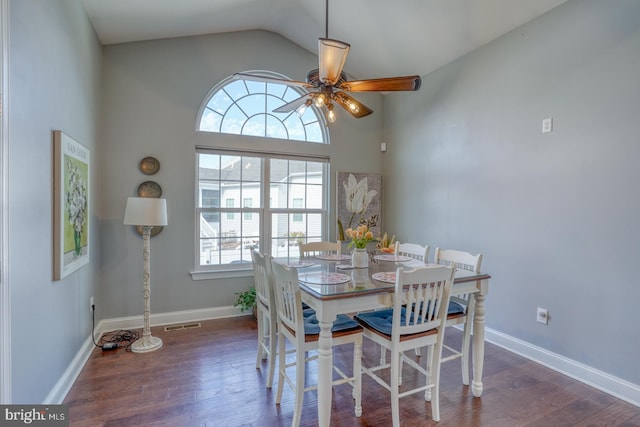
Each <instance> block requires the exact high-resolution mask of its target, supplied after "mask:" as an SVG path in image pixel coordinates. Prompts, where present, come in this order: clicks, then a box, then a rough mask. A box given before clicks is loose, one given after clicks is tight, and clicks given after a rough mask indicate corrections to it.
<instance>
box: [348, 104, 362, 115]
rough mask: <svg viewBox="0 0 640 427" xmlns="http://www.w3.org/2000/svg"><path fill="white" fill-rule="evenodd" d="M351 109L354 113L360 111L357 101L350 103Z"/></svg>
mask: <svg viewBox="0 0 640 427" xmlns="http://www.w3.org/2000/svg"><path fill="white" fill-rule="evenodd" d="M349 109H350V110H351V111H352V112H354V113H357V112H358V111H360V107H358V105H357V104H356V103H355V102H350V103H349Z"/></svg>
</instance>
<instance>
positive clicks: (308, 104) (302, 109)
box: [296, 99, 313, 117]
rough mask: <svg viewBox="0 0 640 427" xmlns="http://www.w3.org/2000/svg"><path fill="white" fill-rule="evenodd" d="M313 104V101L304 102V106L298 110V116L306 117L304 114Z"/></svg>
mask: <svg viewBox="0 0 640 427" xmlns="http://www.w3.org/2000/svg"><path fill="white" fill-rule="evenodd" d="M312 102H313V101H311V99H307V100H306V101H305V102H304V104H302V105H301V106H299V107H298V108H297V109H296V114H297V115H298V117H302V116H304V113H305V112H306V111H307V107H309V106H310V105H311V104H312Z"/></svg>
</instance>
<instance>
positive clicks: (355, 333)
mask: <svg viewBox="0 0 640 427" xmlns="http://www.w3.org/2000/svg"><path fill="white" fill-rule="evenodd" d="M271 268H272V271H273V277H274V298H275V300H276V311H277V314H278V325H277V329H278V355H279V356H278V374H279V375H278V391H277V394H276V404H277V405H280V402H281V401H282V392H283V388H284V383H285V381H286V382H287V384H289V386H290V387H291V388H292V389H293V390H294V392H295V409H294V413H293V420H292V422H291V425H292V426H298V425H299V424H300V416H301V413H302V402H303V399H304V392H306V391H310V390H315V389H317V385H312V386H307V385H306V362H309V361H311V360H315V359H317V357H318V356H317V354H314V355H313V356H310V357H305V355H306V354H308V352H311V351H314V350H317V349H318V339H319V338H320V326H319V323H318V320H317V318H316V316H315V312H313V310H312V309H306V310H304V313H303V310H302V304H301V303H302V296H301V290H300V282H299V279H298V272H297V270H296V269H295V268H289V267H287V266H286V265H283V264H280V263H278V262H277V261H275V260H272V261H271ZM331 332H332V338H333V345H334V346H336V345H343V344H353V372H352V375H351V376H349V375H347V374H345V373H344V372H343V371H342V370H340V369H339V368H337V367H336V366H334V367H333V368H334V370H335V371H336V372H337V373H338V375H339V378H338V379H337V380H334V381H333V382H332V385H334V386H335V385H339V384H346V383H349V384H350V385H351V386H352V387H353V390H352V396H353V398H354V400H355V402H354V403H355V415H356V416H357V417H359V416H360V415H362V405H361V393H362V390H361V378H362V372H361V358H362V327H361V326H359V325H358V324H357V323H356V322H355V321H354V320H353V319H351V318H350V317H348V316H346V315H343V314H341V315H338V317H337V319H336V321H335V322H334V323H333V327H332V329H331ZM286 341H289V342H290V343H291V344H292V345H293V347H294V349H295V360H294V361H293V362H290V363H287V360H286V357H285V356H286V355H285V345H286ZM294 366H295V381H294V380H292V379H291V377H290V376H289V374H288V372H287V369H288V368H291V367H294Z"/></svg>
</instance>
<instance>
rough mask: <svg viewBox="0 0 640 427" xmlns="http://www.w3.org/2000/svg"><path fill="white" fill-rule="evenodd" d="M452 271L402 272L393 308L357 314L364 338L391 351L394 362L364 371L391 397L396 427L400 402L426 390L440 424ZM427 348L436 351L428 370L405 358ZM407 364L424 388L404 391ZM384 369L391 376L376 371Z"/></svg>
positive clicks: (399, 271) (442, 268) (439, 268)
mask: <svg viewBox="0 0 640 427" xmlns="http://www.w3.org/2000/svg"><path fill="white" fill-rule="evenodd" d="M453 272H454V269H453V267H448V266H420V267H416V268H414V269H412V270H408V271H403V270H402V268H398V269H397V271H396V283H395V293H394V295H393V298H394V304H393V308H390V309H386V310H377V311H370V312H365V313H359V314H357V315H356V316H355V320H356V321H357V322H358V323H360V324H361V325H362V326H363V328H364V331H363V334H364V336H365V337H367V338H368V339H370V340H372V341H373V342H375V343H377V344H379V345H381V346H383V347H384V348H386V349H388V350H389V351H390V360H391V361H390V362H389V363H384V364H380V365H378V366H373V367H363V369H362V370H363V372H364V373H365V374H367V375H369V376H370V377H371V378H372V379H374V380H375V381H376V382H377V383H378V384H380V385H382V386H383V387H384V388H386V389H387V390H388V391H389V392H390V393H391V419H392V422H393V427H399V426H400V398H402V397H405V396H408V395H411V394H415V393H418V392H420V391H424V392H425V394H424V397H425V400H427V401H428V400H431V415H432V418H433V420H434V421H439V420H440V356H441V354H442V344H443V340H444V331H445V326H446V321H445V319H446V315H447V307H448V305H449V295H450V292H451V284H452V282H453ZM424 346H429V347H430V348H432V352H431V353H432V355H433V356H432V357H431V358H429V362H430V363H428V364H425V366H421V365H420V364H419V363H418V362H416V361H414V360H413V359H410V358H408V357H405V355H404V352H405V351H407V350H411V349H415V348H420V347H424ZM403 360H404V363H405V364H407V365H409V366H411V367H412V368H414V369H415V370H416V371H417V372H418V373H419V374H422V375H424V377H425V384H424V385H419V386H416V387H414V388H408V389H406V388H405V389H403V390H401V387H400V384H399V378H400V372H399V371H400V368H401V361H403ZM383 369H390V373H389V376H388V377H387V376H386V375H379V374H378V373H377V372H378V371H380V370H383ZM383 377H384V378H389V382H387V381H386V380H385V379H384V378H383Z"/></svg>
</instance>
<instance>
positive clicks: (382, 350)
mask: <svg viewBox="0 0 640 427" xmlns="http://www.w3.org/2000/svg"><path fill="white" fill-rule="evenodd" d="M385 363H387V350H386V349H385V348H384V347H383V346H380V365H384V364H385Z"/></svg>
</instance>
